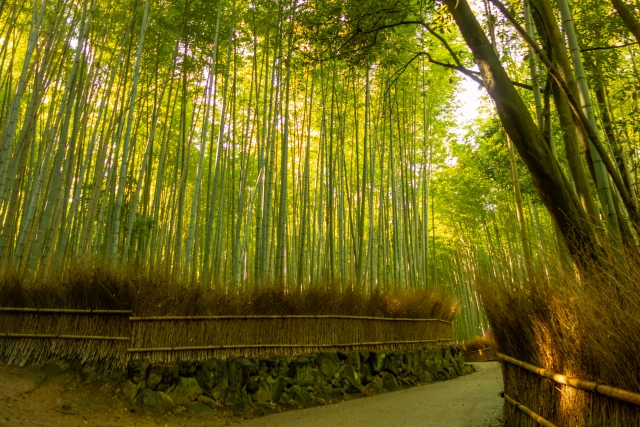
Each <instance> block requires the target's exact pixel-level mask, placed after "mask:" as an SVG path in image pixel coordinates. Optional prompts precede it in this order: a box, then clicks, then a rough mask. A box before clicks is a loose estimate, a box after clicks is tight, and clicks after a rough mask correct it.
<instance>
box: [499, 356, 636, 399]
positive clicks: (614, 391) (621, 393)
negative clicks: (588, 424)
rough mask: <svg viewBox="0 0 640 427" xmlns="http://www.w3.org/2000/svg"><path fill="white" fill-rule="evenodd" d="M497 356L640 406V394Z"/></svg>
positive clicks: (576, 385) (576, 386)
mask: <svg viewBox="0 0 640 427" xmlns="http://www.w3.org/2000/svg"><path fill="white" fill-rule="evenodd" d="M496 355H497V356H498V358H499V359H502V360H504V361H505V362H508V363H511V364H512V365H515V366H519V367H521V368H523V369H526V370H528V371H531V372H533V373H536V374H538V375H540V376H542V377H545V378H549V379H550V380H553V381H555V382H556V383H558V384H562V385H567V386H569V387H574V388H577V389H580V390H585V391H590V392H595V393H598V394H601V395H603V396H607V397H610V398H613V399H618V400H622V401H624V402H627V403H632V404H634V405H639V406H640V393H635V392H632V391H629V390H624V389H621V388H618V387H613V386H610V385H606V384H602V383H598V382H595V381H588V380H582V379H579V378H571V377H567V376H566V375H562V374H558V373H555V372H552V371H549V370H547V369H544V368H540V367H538V366H535V365H531V364H529V363H526V362H523V361H522V360H518V359H515V358H513V357H510V356H507V355H506V354H502V353H496Z"/></svg>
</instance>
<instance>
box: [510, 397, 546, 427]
mask: <svg viewBox="0 0 640 427" xmlns="http://www.w3.org/2000/svg"><path fill="white" fill-rule="evenodd" d="M503 396H504V399H505V400H506V401H507V402H509V403H510V404H512V405H513V406H515V407H516V408H518V409H519V410H521V411H522V412H524V413H525V414H527V415H529V416H530V417H531V418H533V419H534V420H536V421H537V422H538V424H540V425H543V426H545V427H557V426H556V425H555V424H553V423H552V422H551V421H549V420H547V419H545V418H542V417H541V416H540V415H538V414H537V413H535V412H533V411H532V410H531V409H529V408H527V407H526V406H524V405H522V404H520V403H518V402H516V401H515V400H513V399H512V398H510V397H509V396H508V395H507V394H506V393H503Z"/></svg>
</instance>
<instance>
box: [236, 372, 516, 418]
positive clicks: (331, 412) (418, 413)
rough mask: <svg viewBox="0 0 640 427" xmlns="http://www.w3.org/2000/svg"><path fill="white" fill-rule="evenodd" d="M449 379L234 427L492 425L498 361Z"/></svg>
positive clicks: (498, 405)
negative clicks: (471, 372)
mask: <svg viewBox="0 0 640 427" xmlns="http://www.w3.org/2000/svg"><path fill="white" fill-rule="evenodd" d="M474 365H476V366H478V367H479V368H480V370H479V372H475V373H473V374H471V375H466V376H464V377H460V378H457V379H455V380H451V381H443V382H437V383H434V384H429V385H424V386H418V387H411V388H408V389H404V390H400V391H396V392H393V393H385V394H379V395H376V396H372V397H367V398H362V399H353V400H349V401H346V402H340V403H337V404H334V405H328V406H318V407H314V408H310V409H304V410H298V411H288V412H282V413H279V414H274V415H269V416H266V417H261V418H255V419H252V420H247V421H243V422H240V423H238V424H233V425H234V426H238V427H298V426H304V427H343V426H344V427H373V426H380V427H492V426H495V425H497V423H498V417H499V416H500V413H501V412H502V407H503V402H504V400H503V399H501V398H500V396H499V393H500V392H501V391H502V390H503V383H502V371H501V369H500V365H499V364H498V362H484V363H476V364H474Z"/></svg>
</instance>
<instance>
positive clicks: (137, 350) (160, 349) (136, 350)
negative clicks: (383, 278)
mask: <svg viewBox="0 0 640 427" xmlns="http://www.w3.org/2000/svg"><path fill="white" fill-rule="evenodd" d="M453 341H454V340H414V341H382V342H359V343H344V344H245V345H207V346H194V347H158V348H130V349H128V350H127V351H128V352H129V353H151V352H164V351H191V350H228V349H244V348H313V347H320V348H326V347H362V346H368V345H392V344H427V343H440V342H453Z"/></svg>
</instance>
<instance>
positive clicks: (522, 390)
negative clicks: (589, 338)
mask: <svg viewBox="0 0 640 427" xmlns="http://www.w3.org/2000/svg"><path fill="white" fill-rule="evenodd" d="M496 355H497V357H498V358H499V359H501V360H503V361H504V362H507V363H504V364H503V377H504V384H505V393H504V394H505V399H506V398H507V396H512V398H511V400H512V402H509V403H510V404H511V405H508V406H507V407H506V410H507V412H506V420H507V421H508V423H509V426H512V427H534V426H538V425H539V423H540V419H544V420H545V421H547V422H549V423H551V422H553V423H554V424H555V425H557V426H562V427H574V426H580V427H600V426H625V427H627V426H629V427H631V426H636V427H638V426H640V393H635V392H631V391H628V390H623V389H620V388H617V387H613V386H610V385H607V384H602V383H598V382H595V381H588V380H583V379H578V378H571V377H569V376H566V375H562V374H558V373H556V372H552V371H550V370H547V369H544V368H540V367H538V366H534V365H531V364H529V363H526V362H523V361H521V360H518V359H515V358H513V357H510V356H506V355H504V354H501V353H496ZM629 368H630V369H633V367H629ZM507 401H509V400H507ZM514 402H515V403H514ZM529 408H534V409H535V408H537V409H536V411H537V412H533V411H532V410H530V409H529ZM525 409H529V412H527V411H526V410H525ZM538 417H540V419H538ZM554 424H548V425H554ZM543 425H544V424H543Z"/></svg>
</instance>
